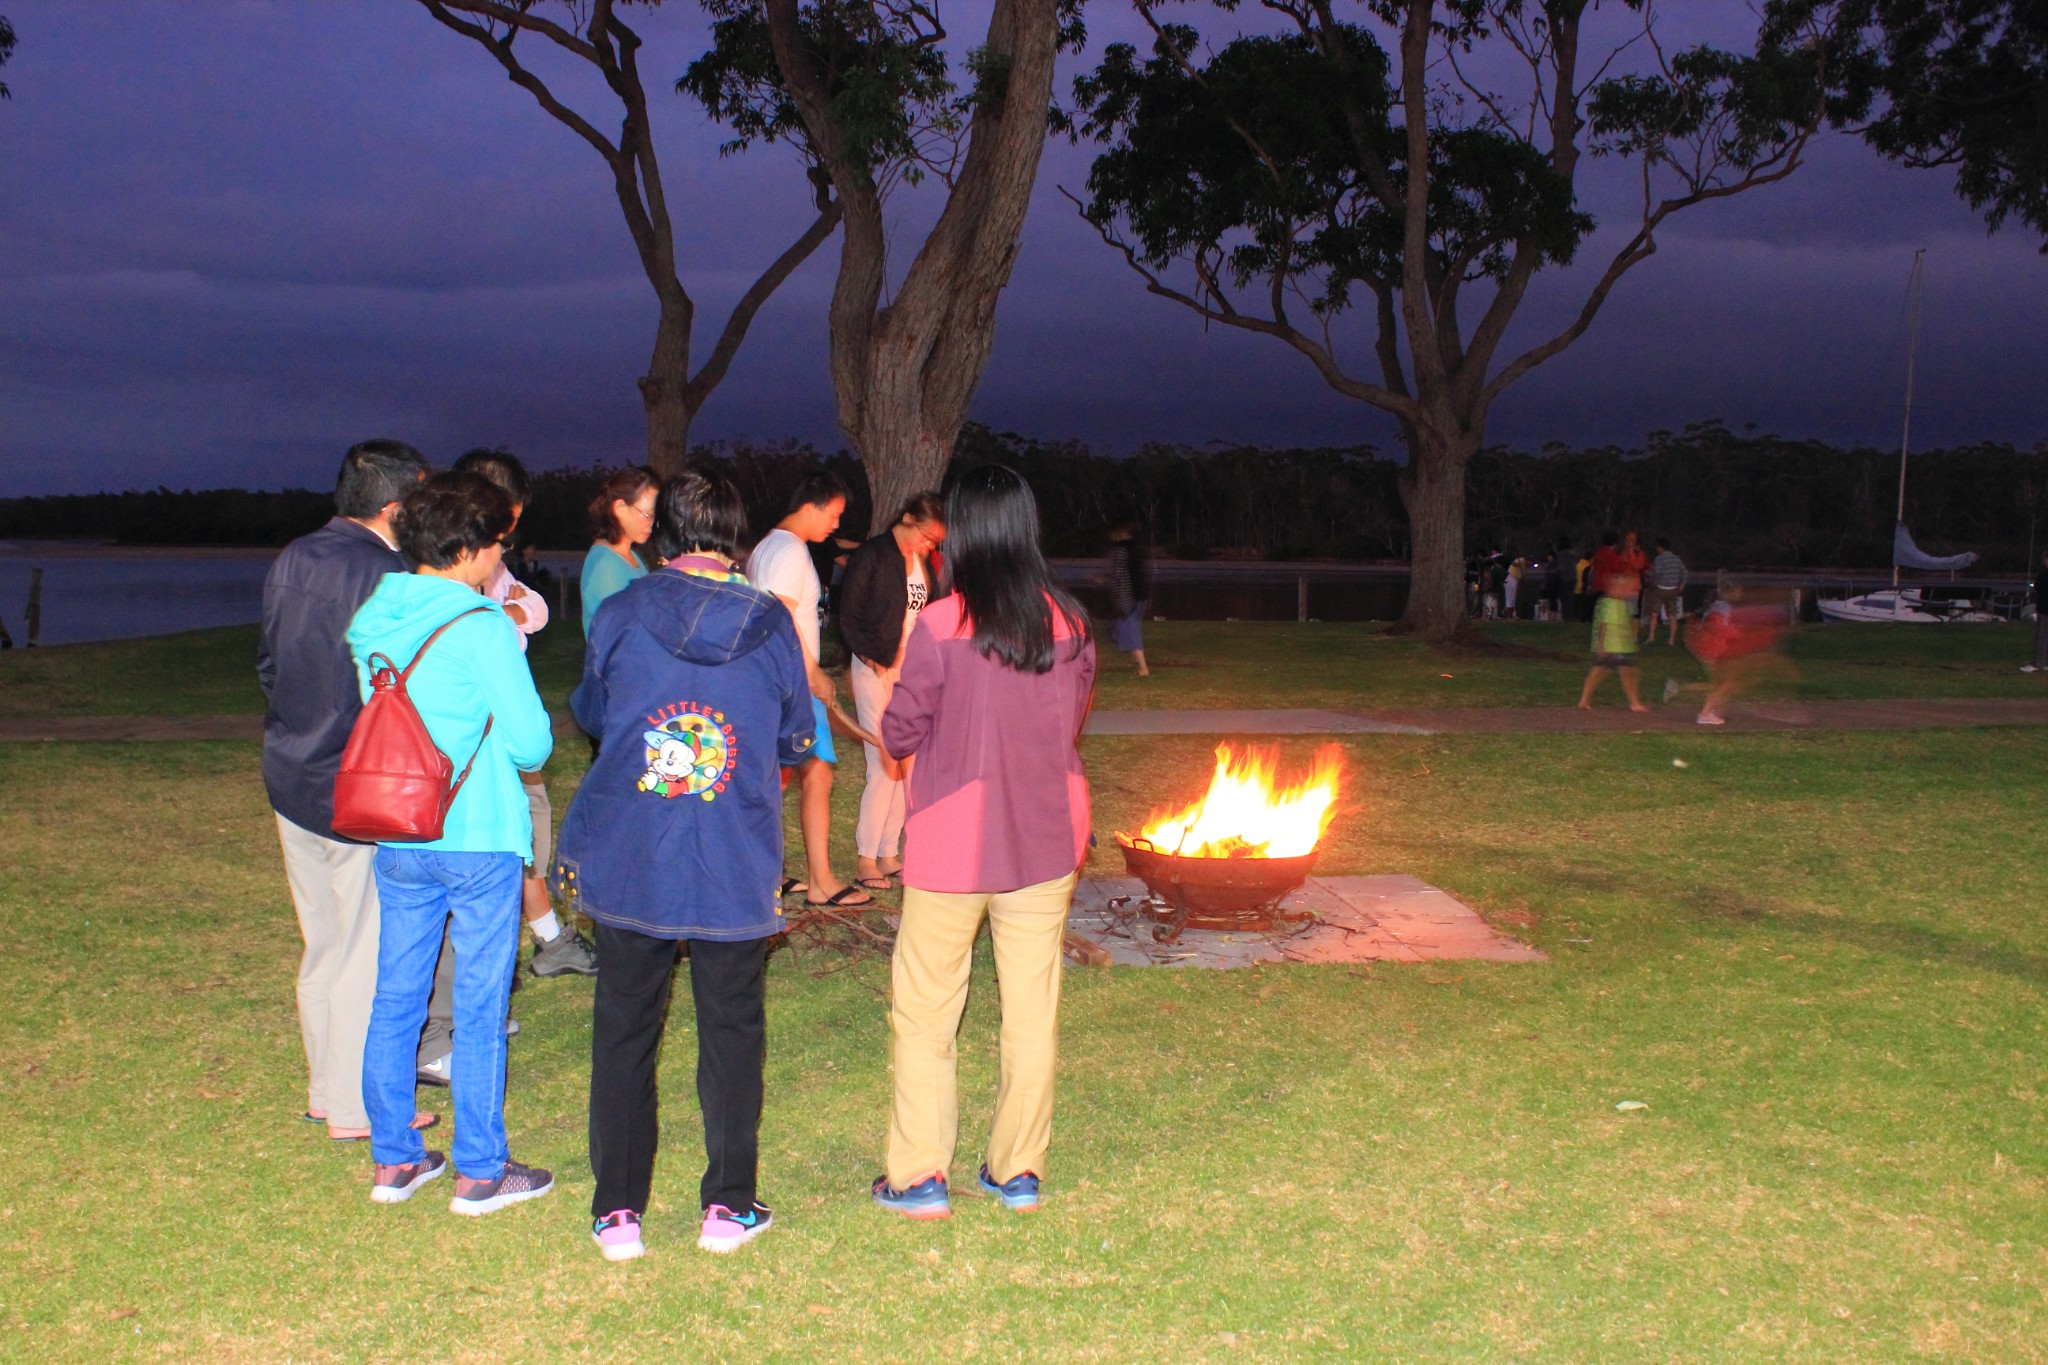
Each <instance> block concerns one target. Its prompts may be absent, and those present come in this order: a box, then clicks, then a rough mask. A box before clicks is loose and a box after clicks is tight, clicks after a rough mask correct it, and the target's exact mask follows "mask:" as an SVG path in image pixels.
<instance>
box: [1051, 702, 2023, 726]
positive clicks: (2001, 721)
mask: <svg viewBox="0 0 2048 1365" xmlns="http://www.w3.org/2000/svg"><path fill="white" fill-rule="evenodd" d="M1698 714H1699V711H1698V707H1697V704H1695V705H1692V706H1687V705H1681V704H1676V703H1674V704H1672V705H1668V706H1652V707H1650V709H1649V710H1647V711H1630V710H1629V709H1628V708H1627V707H1626V706H1623V705H1620V704H1619V703H1616V702H1614V701H1612V700H1611V699H1610V700H1609V701H1608V703H1607V704H1606V705H1604V706H1598V707H1595V708H1594V709H1592V710H1590V711H1581V710H1579V709H1578V708H1576V707H1571V706H1459V707H1452V706H1440V707H1430V708H1422V707H1417V708H1414V709H1402V710H1387V711H1357V712H1349V711H1279V710H1275V711H1097V712H1096V713H1095V714H1094V715H1092V716H1090V717H1089V718H1088V727H1087V733H1088V734H1091V735H1218V734H1225V735H1228V734H1236V735H1360V734H1364V735H1515V734H1524V735H1573V734H1637V733H1641V732H1644V731H1650V730H1694V731H1704V730H1707V729H1709V728H1714V729H1718V730H1720V731H1722V732H1735V733H1744V732H1747V733H1752V734H1753V733H1757V732H1759V731H1781V730H1937V729H1954V728H1967V727H1975V726H1982V725H2048V697H2041V698H2038V699H2036V698H2032V697H1981V698H1954V697H1952V698H1943V699H1941V700H1936V701H1811V702H1798V701H1784V702H1737V703H1735V704H1734V705H1732V706H1730V707H1729V708H1728V709H1727V715H1728V723H1727V724H1726V725H1724V726H1718V727H1708V726H1703V725H1700V724H1699V723H1698V722H1697V720H1696V719H1695V717H1696V716H1697V715H1698Z"/></svg>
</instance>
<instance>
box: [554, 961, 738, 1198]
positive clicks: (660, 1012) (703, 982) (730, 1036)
mask: <svg viewBox="0 0 2048 1365" xmlns="http://www.w3.org/2000/svg"><path fill="white" fill-rule="evenodd" d="M768 944H769V940H767V939H765V938H759V939H750V940H747V941H745V942H741V943H716V942H712V941H710V940H708V939H692V940H691V941H690V993H691V996H692V997H693V998H694V1001H695V1004H696V1009H697V1104H698V1107H699V1108H700V1109H702V1111H703V1114H704V1152H705V1157H706V1162H705V1167H704V1180H703V1184H702V1185H701V1187H700V1188H699V1191H698V1193H699V1198H700V1200H701V1206H702V1207H704V1208H710V1207H711V1206H712V1205H713V1204H723V1205H725V1206H726V1207H727V1208H729V1209H734V1210H738V1211H742V1212H743V1211H745V1210H746V1209H748V1208H750V1207H752V1205H753V1203H754V1177H755V1175H756V1172H757V1170H758V1168H759V1165H760V1152H761V1068H762V1063H763V1060H764V1059H765V1057H766V1055H767V1038H768V1016H767V1011H766V1008H765V1006H764V998H765V994H766V985H767V979H768ZM678 946H679V945H678V943H677V941H676V940H675V939H668V938H652V937H650V936H648V935H646V934H639V933H634V932H633V931H632V930H630V929H614V928H612V927H611V926H610V925H606V924H600V925H598V926H597V963H598V971H597V999H596V1003H595V1005H594V1007H593V1014H592V1019H591V1037H590V1166H591V1170H592V1171H593V1173H595V1175H596V1176H597V1189H596V1191H595V1193H594V1194H593V1195H592V1197H591V1201H590V1215H591V1217H593V1218H602V1217H604V1215H606V1214H608V1213H611V1212H613V1211H614V1210H617V1209H631V1210H633V1212H635V1213H637V1214H644V1213H646V1212H647V1199H648V1194H649V1191H650V1190H651V1189H652V1187H653V1184H654V1154H655V1149H656V1148H657V1147H658V1146H659V1145H660V1140H661V1124H660V1099H659V1096H658V1093H657V1091H656V1088H655V1069H656V1063H657V1061H658V1059H659V1057H660V1054H661V1036H662V1030H663V1028H664V1027H665V1025H666V1023H667V1019H668V1002H669V988H670V985H671V983H672V982H673V981H674V979H675V971H676V952H677V948H678Z"/></svg>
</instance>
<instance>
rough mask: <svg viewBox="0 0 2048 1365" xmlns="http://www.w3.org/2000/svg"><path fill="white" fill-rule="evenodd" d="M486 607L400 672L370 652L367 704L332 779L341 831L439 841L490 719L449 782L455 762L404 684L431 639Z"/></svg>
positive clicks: (378, 838)
mask: <svg viewBox="0 0 2048 1365" xmlns="http://www.w3.org/2000/svg"><path fill="white" fill-rule="evenodd" d="M488 610H489V608H487V607H474V608H471V609H470V610H469V611H465V612H463V613H462V616H457V617H455V618H454V620H451V621H449V622H447V623H446V624H444V625H443V626H442V627H441V629H440V630H436V631H435V632H434V633H433V634H432V635H429V636H428V637H427V638H426V641H425V642H424V643H423V644H421V645H420V647H419V649H418V650H417V651H416V652H415V653H414V654H413V656H412V662H411V663H409V664H407V665H406V666H405V668H404V669H403V671H401V670H400V669H398V668H397V667H395V666H394V665H393V664H392V662H391V660H390V659H389V658H388V657H387V656H385V655H383V654H372V655H371V656H370V657H369V659H368V660H367V661H366V662H367V663H368V664H369V666H370V700H369V701H367V702H365V703H364V704H363V711H362V714H361V715H359V716H357V717H356V725H355V729H353V730H351V731H350V732H349V737H348V747H347V748H345V749H343V750H342V751H341V771H340V772H339V773H337V774H335V777H334V832H335V833H336V834H339V835H340V836H342V837H343V838H344V839H360V840H362V841H363V842H364V843H377V844H419V843H430V842H432V841H433V840H435V839H438V838H440V837H441V826H442V824H443V822H444V821H446V820H447V818H448V808H449V807H450V806H452V805H454V804H455V794H456V793H457V792H459V791H461V790H462V784H463V783H464V782H467V781H468V780H469V770H470V769H471V768H473V767H475V766H476V755H477V753H481V752H482V751H483V747H484V740H485V739H488V738H489V737H490V733H491V718H490V717H488V716H486V717H485V718H484V732H483V734H482V735H480V736H478V738H477V741H476V751H475V752H473V753H471V754H470V756H469V762H468V763H465V764H464V765H463V767H462V776H460V777H457V778H455V780H454V781H453V782H452V783H451V782H450V781H449V778H450V777H451V776H452V775H453V773H454V771H455V764H454V763H453V762H452V761H451V760H450V759H449V757H448V755H446V754H444V753H442V752H441V750H440V749H439V748H438V747H436V746H435V744H434V737H433V736H432V735H430V734H428V733H427V723H426V722H425V721H423V720H421V719H420V713H419V711H418V710H417V709H416V708H415V707H414V706H413V704H412V698H411V697H409V696H407V695H406V691H405V683H406V679H408V678H410V677H411V676H412V671H413V670H414V669H415V668H418V667H419V666H420V660H421V659H423V658H425V657H426V654H427V650H428V649H429V648H430V647H431V646H432V645H433V643H434V641H436V640H438V639H440V638H441V631H444V630H446V629H448V627H449V626H452V625H454V624H455V622H456V621H460V620H461V619H462V617H463V616H474V615H476V613H477V612H480V611H488Z"/></svg>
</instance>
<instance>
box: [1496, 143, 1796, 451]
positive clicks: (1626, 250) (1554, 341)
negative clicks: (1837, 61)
mask: <svg viewBox="0 0 2048 1365" xmlns="http://www.w3.org/2000/svg"><path fill="white" fill-rule="evenodd" d="M1817 126H1818V124H1817V123H1814V124H1808V125H1807V126H1806V128H1804V129H1802V130H1801V131H1800V133H1799V134H1798V136H1797V137H1795V138H1794V139H1793V140H1792V142H1790V143H1788V144H1787V147H1786V150H1785V151H1784V152H1782V153H1780V154H1778V155H1776V156H1773V157H1771V158H1770V159H1769V160H1768V161H1767V162H1764V163H1761V166H1769V167H1771V169H1768V170H1766V169H1762V168H1761V166H1760V167H1759V169H1756V170H1752V171H1751V172H1750V173H1749V174H1747V175H1745V176H1744V177H1743V178H1742V179H1741V180H1739V181H1736V182H1734V183H1733V184H1728V185H1709V186H1705V187H1703V188H1701V189H1698V190H1695V191H1694V192H1693V193H1691V194H1687V195H1683V196H1681V197H1680V198H1677V199H1666V200H1664V201H1663V202H1661V203H1659V204H1658V205H1657V207H1656V209H1655V210H1653V211H1652V212H1651V213H1650V214H1649V215H1647V216H1646V217H1645V218H1644V220H1643V225H1642V226H1641V227H1640V228H1639V229H1637V231H1636V234H1635V236H1633V237H1631V238H1630V239H1629V241H1628V245H1626V246H1624V247H1623V248H1622V249H1621V250H1620V251H1618V252H1616V253H1615V256H1614V259H1613V260H1611V261H1610V262H1608V265H1607V269H1606V271H1605V272H1604V273H1602V275H1601V276H1600V280H1599V282H1598V283H1597V284H1595V285H1594V286H1593V289H1592V292H1590V293H1589V294H1588V295H1587V296H1586V302H1585V304H1584V305H1583V306H1582V307H1581V308H1580V309H1579V314H1578V316H1577V317H1576V318H1574V319H1573V320H1572V323H1571V325H1570V326H1568V327H1566V328H1565V329H1564V330H1563V331H1561V332H1559V333H1558V334H1557V335H1555V336H1553V337H1551V338H1550V339H1549V340H1548V341H1545V342H1542V343H1540V344H1539V345H1536V346H1532V347H1530V348H1529V349H1528V350H1527V351H1524V352H1523V353H1522V354H1521V355H1519V356H1517V357H1516V358H1515V359H1514V360H1513V361H1512V362H1510V363H1509V364H1508V365H1507V366H1506V367H1504V368H1503V369H1502V370H1501V372H1500V373H1499V374H1497V375H1495V376H1494V377H1493V379H1492V380H1491V381H1489V382H1488V383H1487V385H1486V387H1485V389H1484V390H1483V391H1482V392H1481V394H1480V398H1479V410H1478V413H1477V414H1476V416H1477V417H1483V416H1484V413H1485V410H1486V409H1487V408H1488V407H1491V406H1492V404H1493V401H1494V400H1495V399H1496V398H1498V397H1500V395H1501V393H1502V392H1503V391H1504V390H1506V389H1507V387H1508V386H1509V385H1510V384H1513V383H1514V382H1515V381H1516V380H1518V379H1520V378H1521V377H1522V376H1523V375H1525V374H1527V373H1528V372H1529V371H1531V370H1533V369H1535V368H1536V367H1537V366H1538V365H1541V364H1542V363H1543V362H1544V361H1546V360H1548V359H1550V358H1551V357H1552V356H1554V355H1556V354H1557V353H1558V352H1560V351H1562V350H1564V349H1565V348H1566V347H1567V346H1569V345H1571V344H1572V343H1573V342H1574V341H1577V340H1578V339H1579V338H1580V337H1581V336H1583V335H1584V334H1585V331H1586V329H1587V328H1588V327H1590V326H1592V325H1593V319H1594V317H1596V316H1597V315H1598V314H1599V312H1600V308H1601V305H1603V304H1605V303H1606V302H1607V295H1608V294H1609V292H1610V291H1612V290H1613V288H1614V286H1615V285H1616V284H1617V283H1618V282H1619V281H1620V280H1621V277H1622V276H1623V275H1626V274H1627V273H1628V272H1629V271H1630V270H1633V269H1634V268H1635V267H1636V266H1638V265H1640V264H1642V263H1643V262H1644V261H1646V260H1648V259H1649V258H1650V257H1651V256H1653V255H1655V254H1656V251H1657V238H1656V232H1657V228H1658V227H1659V226H1660V225H1661V224H1662V223H1663V222H1664V220H1665V219H1666V218H1669V217H1670V216H1671V215H1672V214H1674V213H1677V212H1679V211H1680V210H1681V209H1687V208H1691V207H1692V206H1693V205H1695V204H1704V203H1706V202H1708V201H1710V200H1714V199H1726V198H1729V197H1730V196H1732V195H1737V194H1742V193H1744V192H1745V191H1748V190H1753V189H1756V188H1757V187H1758V186H1761V185H1769V184H1774V183H1776V182H1777V181H1780V180H1783V179H1784V178H1785V177H1786V176H1788V175H1791V174H1792V173H1793V172H1794V171H1796V170H1798V169H1799V167H1800V166H1801V165H1802V164H1804V163H1802V162H1801V161H1800V159H1799V157H1800V153H1801V152H1802V151H1803V150H1804V149H1805V147H1806V144H1807V141H1808V139H1809V138H1811V137H1812V136H1813V133H1814V130H1815V128H1816V127H1817Z"/></svg>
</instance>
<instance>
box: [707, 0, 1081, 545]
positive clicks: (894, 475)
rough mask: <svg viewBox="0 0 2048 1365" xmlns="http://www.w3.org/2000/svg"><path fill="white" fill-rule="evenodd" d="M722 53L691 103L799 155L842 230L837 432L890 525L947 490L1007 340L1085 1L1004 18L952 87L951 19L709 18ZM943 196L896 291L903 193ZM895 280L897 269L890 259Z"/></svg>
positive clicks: (1020, 4)
mask: <svg viewBox="0 0 2048 1365" xmlns="http://www.w3.org/2000/svg"><path fill="white" fill-rule="evenodd" d="M706 7H707V8H708V9H709V10H710V11H711V13H712V14H713V16H714V18H715V19H716V23H715V24H714V35H715V36H714V43H713V49H712V51H711V52H710V53H709V54H707V55H706V57H705V58H703V59H702V60H700V61H699V62H697V63H696V64H694V65H693V66H692V67H691V68H690V71H689V73H688V74H687V75H685V77H684V78H683V86H684V88H685V89H688V90H690V91H691V92H692V93H694V94H695V95H697V97H698V98H699V99H701V100H702V101H703V102H704V105H705V107H706V109H708V110H709V111H710V113H711V114H712V116H713V117H714V118H717V119H720V120H721V121H723V122H724V123H725V124H727V125H728V126H729V127H730V128H731V129H732V132H733V142H732V144H731V145H732V146H733V147H735V148H738V147H744V146H747V145H749V144H751V143H754V142H787V143H791V144H793V145H795V146H796V147H797V148H799V149H800V152H801V154H802V156H803V157H804V159H805V161H806V163H807V164H808V165H809V166H810V167H811V168H812V169H813V171H814V173H816V174H820V175H822V176H823V177H824V178H825V179H826V180H827V181H828V182H829V183H830V185H831V187H832V192H833V195H834V197H835V200H836V202H837V203H838V204H839V206H840V208H841V211H842V213H843V215H844V231H843V232H842V234H841V237H840V245H839V273H838V277H837V280H836V281H835V283H834V287H833V291H832V302H831V306H830V310H829V313H828V332H829V339H830V349H831V372H832V391H833V399H834V403H835V406H836V409H837V415H838V420H839V426H840V429H841V430H842V431H843V432H844V433H845V434H846V438H847V440H848V441H849V442H850V443H851V444H852V446H853V449H854V452H855V453H856V454H857V455H859V457H860V459H861V463H862V464H863V466H864V467H865V468H866V470H867V474H868V482H869V488H870V491H871V493H872V494H873V497H874V502H875V506H876V507H877V508H887V507H890V506H892V505H895V504H897V503H899V502H901V501H902V499H904V498H905V497H907V496H909V495H910V494H911V493H914V492H916V491H918V490H919V489H921V488H927V487H932V486H934V485H935V484H936V483H937V482H938V480H939V478H940V476H941V474H943V472H944V470H945V467H946V463H947V461H948V460H950V459H951V458H952V453H953V447H954V443H955V442H956V441H957V440H958V438H959V435H960V429H961V426H962V424H963V423H964V422H965V421H966V419H967V410H968V404H969V402H970V401H971V400H972V398H973V396H974V390H975V387H976V386H977V385H978V384H979V383H980V381H981V375H982V371H983V369H984V368H985V366H986V365H987V363H988V356H989V351H990V348H991V347H992V346H993V344H994V340H995V318H996V303H997V299H998V297H999V296H1000V295H1001V293H1002V290H1003V288H1004V286H1005V285H1007V284H1008V283H1009V279H1010V270H1011V267H1012V265H1013V264H1014V263H1015V261H1016V256H1017V243H1018V238H1019V236H1020V235H1021V234H1022V232H1023V228H1024V215H1025V210H1026V209H1027V208H1028V207H1029V205H1030V201H1031V189H1032V185H1033V183H1034V182H1035V180H1036V179H1037V175H1038V164H1039V158H1040V155H1041V153H1042V152H1043V150H1044V146H1045V139H1046V135H1047V131H1048V126H1049V125H1048V119H1049V118H1050V117H1051V113H1052V89H1053V62H1054V58H1055V56H1056V55H1057V53H1058V51H1059V50H1060V48H1061V47H1062V46H1063V45H1077V44H1078V43H1079V42H1080V40H1081V36H1082V34H1081V28H1080V24H1079V20H1078V10H1079V0H993V3H992V4H991V6H990V8H989V18H988V27H987V29H986V31H985V33H984V34H983V35H982V38H981V41H980V43H978V44H976V45H975V46H974V47H973V48H972V49H971V50H970V51H969V53H968V54H967V56H966V59H965V61H964V67H965V75H966V80H965V82H964V87H963V85H962V84H961V83H959V82H956V80H955V79H954V76H953V64H952V60H951V58H950V56H949V53H948V44H949V42H950V41H951V39H950V35H949V34H948V32H947V30H946V27H945V23H944V20H943V18H942V16H941V13H940V6H939V3H938V0H706ZM915 183H930V184H932V185H935V186H936V187H937V188H938V189H939V190H942V191H943V201H942V203H941V204H940V205H939V212H938V215H937V218H936V221H934V223H933V224H932V227H931V228H930V230H929V231H928V232H927V233H926V234H925V235H924V239H923V241H922V242H920V243H917V244H916V246H915V249H914V252H913V253H911V254H910V255H909V258H908V264H907V265H906V266H904V267H903V268H902V270H901V273H900V275H899V276H897V277H895V278H893V279H892V277H891V269H890V267H891V260H892V250H891V246H892V243H891V240H890V237H891V228H890V223H889V221H888V219H887V217H886V216H885V214H884V205H885V202H886V201H887V200H888V199H889V197H890V194H891V192H892V191H893V190H895V189H897V188H899V187H901V186H904V185H908V184H915ZM893 255H894V258H895V259H896V260H898V261H901V260H902V259H903V253H902V252H900V251H899V252H896V253H893Z"/></svg>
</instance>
